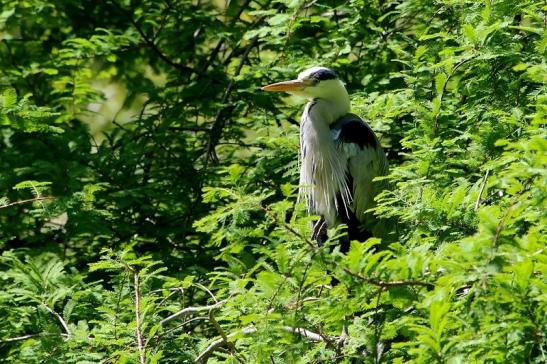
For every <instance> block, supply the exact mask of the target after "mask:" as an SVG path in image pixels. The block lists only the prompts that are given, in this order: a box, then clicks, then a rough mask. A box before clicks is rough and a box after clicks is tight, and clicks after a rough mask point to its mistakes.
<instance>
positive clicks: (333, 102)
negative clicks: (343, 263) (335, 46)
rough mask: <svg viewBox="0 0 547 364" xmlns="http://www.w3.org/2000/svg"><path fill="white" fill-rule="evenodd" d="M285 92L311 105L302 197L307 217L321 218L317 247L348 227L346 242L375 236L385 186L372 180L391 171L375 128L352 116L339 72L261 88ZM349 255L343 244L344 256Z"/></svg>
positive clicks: (303, 133) (304, 122) (312, 71)
mask: <svg viewBox="0 0 547 364" xmlns="http://www.w3.org/2000/svg"><path fill="white" fill-rule="evenodd" d="M262 90H264V91H284V92H288V93H290V94H293V95H297V96H301V97H304V98H305V99H307V100H309V101H308V103H307V104H306V107H305V108H304V113H303V114H302V119H301V124H300V192H299V196H300V198H302V199H303V200H304V201H305V202H306V204H307V206H308V211H309V213H312V214H316V215H319V216H320V217H321V218H320V220H319V221H317V222H316V223H315V224H314V228H313V231H314V232H313V237H314V239H316V240H317V241H318V242H319V244H322V243H323V242H324V241H325V240H326V238H327V235H326V231H327V230H326V227H329V228H331V227H335V226H338V225H339V224H346V225H347V233H348V239H350V240H354V239H356V240H360V241H364V240H366V239H367V238H368V237H370V236H371V228H372V225H373V223H372V221H371V220H372V219H373V216H371V214H369V213H367V212H366V211H367V210H368V209H370V208H371V207H373V206H374V197H375V196H376V194H377V193H378V192H379V190H380V188H381V186H379V184H377V183H373V179H374V177H377V176H382V175H385V174H386V173H387V171H388V163H387V158H386V155H385V154H384V151H383V150H382V147H381V145H380V142H379V141H378V138H377V137H376V135H375V134H374V132H373V131H372V129H371V127H370V126H369V125H368V124H367V123H366V122H365V121H363V120H362V119H361V118H360V117H359V116H357V115H355V114H351V113H350V98H349V95H348V92H347V90H346V88H345V86H344V84H343V83H342V81H341V80H340V79H339V78H338V76H337V75H336V73H335V72H334V71H333V70H331V69H329V68H325V67H312V68H309V69H307V70H305V71H303V72H301V73H300V74H299V75H298V78H296V79H294V80H290V81H284V82H278V83H273V84H270V85H267V86H264V87H262ZM348 250H349V241H348V240H343V241H342V246H341V251H342V252H347V251H348Z"/></svg>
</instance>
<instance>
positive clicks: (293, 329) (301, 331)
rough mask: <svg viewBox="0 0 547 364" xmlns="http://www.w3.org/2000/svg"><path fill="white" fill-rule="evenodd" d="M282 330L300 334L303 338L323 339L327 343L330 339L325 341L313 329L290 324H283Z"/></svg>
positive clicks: (323, 339)
mask: <svg viewBox="0 0 547 364" xmlns="http://www.w3.org/2000/svg"><path fill="white" fill-rule="evenodd" d="M283 330H285V331H287V332H291V333H293V334H298V335H300V336H302V337H303V338H306V339H310V340H311V341H323V342H326V343H327V344H329V343H331V342H332V341H327V340H325V338H324V337H323V336H321V335H319V334H317V333H315V332H313V331H310V330H306V329H304V328H302V327H290V326H283ZM331 339H333V340H336V338H331Z"/></svg>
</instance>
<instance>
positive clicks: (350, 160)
mask: <svg viewBox="0 0 547 364" xmlns="http://www.w3.org/2000/svg"><path fill="white" fill-rule="evenodd" d="M331 135H332V138H333V140H334V142H335V143H336V145H337V147H338V149H339V150H340V152H341V153H343V154H344V156H345V157H346V163H347V166H346V173H347V180H348V185H351V186H352V191H351V192H352V204H351V210H352V211H353V213H354V214H355V217H356V218H357V220H359V221H360V222H363V221H365V220H366V217H365V211H366V210H368V209H369V208H371V207H373V206H374V196H376V194H377V193H378V192H379V190H380V189H381V186H379V185H378V183H376V182H373V179H374V177H377V176H381V175H385V174H386V173H387V170H388V164H387V159H386V156H385V154H384V151H383V150H382V147H381V146H380V142H379V141H378V138H377V137H376V135H375V134H374V132H373V131H372V129H371V127H370V126H369V125H368V124H367V123H366V122H365V121H363V120H362V119H361V118H360V117H359V116H357V115H354V114H346V115H344V116H343V117H341V118H340V119H338V120H337V121H336V122H335V123H333V124H332V125H331Z"/></svg>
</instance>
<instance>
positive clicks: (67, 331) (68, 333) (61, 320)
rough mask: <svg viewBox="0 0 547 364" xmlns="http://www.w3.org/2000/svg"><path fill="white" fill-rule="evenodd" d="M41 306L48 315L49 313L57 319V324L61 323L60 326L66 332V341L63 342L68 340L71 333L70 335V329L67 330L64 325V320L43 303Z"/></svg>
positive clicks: (66, 325)
mask: <svg viewBox="0 0 547 364" xmlns="http://www.w3.org/2000/svg"><path fill="white" fill-rule="evenodd" d="M42 306H44V307H45V309H46V310H47V311H48V312H49V313H51V314H52V315H53V316H55V317H57V320H59V322H60V323H61V326H63V329H64V330H65V332H66V339H65V340H68V339H69V338H70V335H71V333H70V329H69V328H68V324H67V323H66V321H65V319H63V317H62V316H61V315H59V314H58V313H57V312H56V311H55V310H54V309H52V308H51V307H49V306H48V305H46V304H45V303H42Z"/></svg>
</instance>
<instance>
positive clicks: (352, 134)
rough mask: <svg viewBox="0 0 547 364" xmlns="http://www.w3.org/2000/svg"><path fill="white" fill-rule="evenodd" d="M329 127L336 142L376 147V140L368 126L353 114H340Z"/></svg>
mask: <svg viewBox="0 0 547 364" xmlns="http://www.w3.org/2000/svg"><path fill="white" fill-rule="evenodd" d="M330 129H331V131H333V137H334V139H335V141H336V142H338V143H355V144H357V145H358V146H359V147H360V148H361V149H363V148H364V147H365V146H366V145H368V146H371V147H373V148H377V147H378V140H377V139H376V135H375V134H374V132H373V131H372V129H371V128H370V126H369V125H368V124H367V123H365V122H364V121H363V120H362V119H361V118H360V117H359V116H357V115H355V114H346V115H344V116H342V117H341V118H340V119H338V120H336V122H334V123H333V124H331V126H330Z"/></svg>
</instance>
